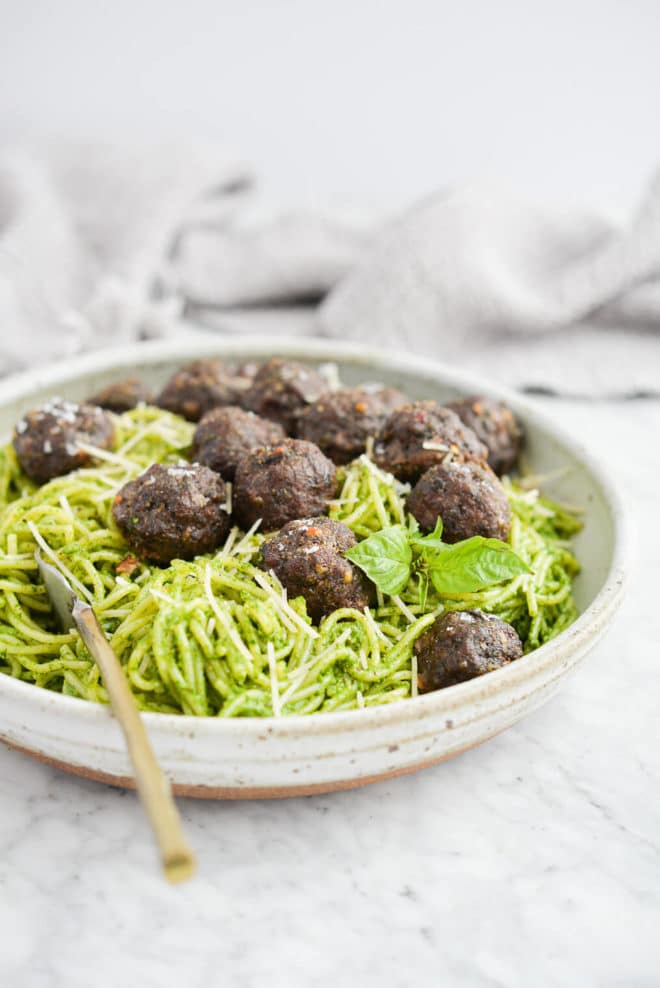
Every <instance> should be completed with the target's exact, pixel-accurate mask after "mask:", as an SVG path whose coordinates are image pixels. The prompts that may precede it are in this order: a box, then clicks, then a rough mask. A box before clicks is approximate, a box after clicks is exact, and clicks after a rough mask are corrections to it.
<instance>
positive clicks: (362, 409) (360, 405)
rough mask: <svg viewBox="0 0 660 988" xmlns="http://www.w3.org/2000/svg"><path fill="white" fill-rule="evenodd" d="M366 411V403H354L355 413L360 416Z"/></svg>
mask: <svg viewBox="0 0 660 988" xmlns="http://www.w3.org/2000/svg"><path fill="white" fill-rule="evenodd" d="M366 410H367V403H366V401H356V403H355V411H356V412H359V413H360V415H361V414H362V413H363V412H366Z"/></svg>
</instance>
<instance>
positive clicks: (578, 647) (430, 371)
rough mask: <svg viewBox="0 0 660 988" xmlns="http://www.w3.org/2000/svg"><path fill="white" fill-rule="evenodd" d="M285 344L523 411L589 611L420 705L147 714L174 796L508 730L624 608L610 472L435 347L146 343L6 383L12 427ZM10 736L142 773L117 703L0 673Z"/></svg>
mask: <svg viewBox="0 0 660 988" xmlns="http://www.w3.org/2000/svg"><path fill="white" fill-rule="evenodd" d="M274 354H277V355H278V356H283V357H289V358H292V359H298V360H303V361H308V362H311V363H314V364H318V363H326V362H332V363H335V364H336V365H337V367H338V370H339V374H340V377H341V379H342V382H343V383H345V384H358V383H362V382H365V381H382V382H384V383H386V384H388V385H393V386H396V387H398V388H400V389H401V390H403V391H404V392H405V393H406V394H409V395H410V396H411V397H413V398H435V399H437V400H438V401H440V402H444V401H447V400H449V399H451V398H455V397H457V396H460V395H466V394H474V393H481V394H486V395H489V396H491V397H494V398H499V399H502V400H504V401H506V402H507V403H509V405H510V406H511V407H512V408H513V410H514V411H515V413H516V414H517V415H518V416H519V417H520V419H521V420H522V421H523V423H524V426H525V429H526V432H527V448H526V460H527V462H528V466H529V467H530V468H531V470H532V471H533V472H534V473H538V474H550V475H553V474H554V475H556V479H555V480H554V482H553V483H552V484H550V485H548V486H544V488H543V489H544V492H546V493H548V494H549V495H550V496H552V497H553V498H556V499H559V500H565V501H567V502H569V503H572V504H578V505H582V506H584V508H585V509H586V515H585V518H586V524H585V528H584V530H583V531H582V532H581V533H580V535H579V536H578V538H577V540H576V553H577V555H578V557H579V559H580V561H581V563H582V572H581V574H580V576H579V577H578V579H577V581H576V584H575V597H576V601H577V604H578V607H579V609H580V612H581V613H580V617H579V619H578V620H577V621H575V623H574V624H572V625H571V626H570V627H569V628H568V629H567V630H566V631H564V632H563V633H561V634H560V635H558V636H557V638H555V639H554V640H553V641H551V642H549V643H547V644H545V645H543V646H542V647H541V648H539V649H537V650H536V651H534V652H532V653H530V654H529V655H526V656H524V657H523V658H521V659H519V660H517V661H516V662H513V663H511V664H510V665H508V666H506V667H505V668H503V669H500V670H497V671H495V672H492V673H488V674H487V675H485V676H481V677H479V678H477V679H473V680H471V681H469V682H467V683H462V684H460V685H457V686H451V687H449V688H447V689H443V690H440V691H437V692H434V693H428V694H426V695H423V696H419V697H416V698H414V699H407V700H401V701H399V702H396V703H392V704H389V705H385V706H380V707H372V708H370V709H367V710H355V711H348V712H342V713H326V714H312V715H309V716H306V717H288V718H278V719H275V718H240V719H235V720H232V719H223V718H215V717H213V718H196V717H188V716H176V715H168V714H153V713H146V714H144V715H143V716H144V721H145V724H146V726H147V729H148V732H149V735H150V738H151V740H152V743H153V745H154V748H155V751H156V754H157V756H158V759H159V761H160V763H161V765H162V766H163V768H164V770H165V772H166V774H167V775H168V777H169V778H170V780H171V782H172V785H173V788H174V791H175V792H176V793H179V794H181V795H186V796H199V797H207V798H237V799H241V798H253V797H279V796H292V795H305V794H311V793H320V792H328V791H331V790H336V789H345V788H350V787H353V786H359V785H364V784H366V783H369V782H373V781H376V780H379V779H384V778H387V777H391V776H395V775H398V774H401V773H404V772H411V771H415V770H417V769H420V768H423V767H425V766H427V765H432V764H434V763H436V762H440V761H443V760H444V759H447V758H451V757H452V756H453V755H456V754H458V753H459V752H461V751H464V750H465V749H467V748H470V747H472V746H473V745H477V744H480V743H481V742H483V741H486V740H487V739H488V738H491V737H492V736H493V735H495V734H497V733H499V732H500V731H503V730H504V729H505V728H507V727H509V726H511V725H512V724H514V723H515V722H516V721H518V720H520V718H521V717H524V716H525V714H527V713H529V712H530V711H532V710H534V709H535V708H536V707H539V706H540V705H541V704H542V703H544V702H545V701H546V700H547V699H548V698H549V697H551V696H552V695H553V693H555V692H556V691H557V690H558V689H559V687H560V685H561V684H562V682H563V680H564V679H565V677H566V676H567V675H568V673H569V672H570V671H571V670H572V669H573V668H574V667H575V666H576V665H577V664H578V663H579V662H580V661H581V660H582V659H583V658H584V657H585V655H586V654H587V653H588V652H589V651H590V650H591V649H592V648H593V647H594V645H595V644H596V643H597V641H598V640H599V639H600V637H601V636H602V635H603V633H604V632H605V630H606V628H607V626H608V624H609V623H610V622H611V620H612V618H613V616H614V613H615V611H616V609H617V607H618V605H619V604H620V602H621V599H622V596H623V592H624V584H625V580H626V557H627V547H628V536H627V526H626V523H625V518H624V514H623V511H622V508H621V504H620V501H619V498H618V496H617V494H616V492H615V490H614V489H613V486H612V484H611V481H610V480H609V479H608V477H607V474H606V471H605V470H604V469H603V467H601V466H599V465H598V464H596V463H595V462H594V461H593V459H592V458H591V456H590V455H589V454H588V453H587V452H586V451H585V450H584V449H582V448H581V447H580V445H579V444H578V443H576V442H575V441H574V440H573V439H572V438H570V437H569V436H567V435H565V434H563V433H562V432H561V431H560V430H559V429H557V428H556V427H555V426H554V425H553V424H552V422H550V421H548V420H547V419H546V418H544V417H543V416H541V415H539V414H538V412H537V411H536V409H535V407H534V405H533V403H532V402H529V401H526V400H524V399H522V398H521V397H519V396H518V395H516V394H514V393H512V392H508V391H507V390H505V389H503V388H500V387H495V386H494V385H492V384H491V383H490V382H489V381H487V380H482V379H479V378H477V377H474V376H472V375H467V374H463V373H461V372H460V371H459V370H456V369H454V368H452V367H448V366H446V365H443V364H441V363H437V362H435V361H432V360H429V359H427V358H424V357H419V356H412V355H410V354H404V353H394V352H388V351H383V350H379V349H375V348H372V347H366V346H362V345H356V344H351V343H348V342H336V341H327V340H285V339H279V338H278V339H277V341H276V342H274V341H273V340H268V339H264V338H257V337H249V338H247V339H245V340H241V341H238V340H236V339H235V338H234V339H229V340H224V339H221V338H217V337H216V338H213V339H209V340H208V341H206V340H200V339H199V338H196V339H195V340H194V342H193V341H192V340H191V341H190V342H185V341H176V342H159V343H149V344H141V345H136V346H132V347H122V348H121V349H118V348H117V349H112V350H105V351H97V352H95V353H93V354H89V355H86V356H83V357H80V358H78V359H74V360H70V361H67V362H66V363H64V362H63V363H61V364H57V365H54V366H51V367H47V368H38V369H34V370H31V371H29V372H27V373H24V374H22V375H19V376H15V377H13V378H11V379H8V380H5V381H3V382H2V388H1V391H0V435H3V436H9V434H10V432H11V429H12V427H13V425H14V423H15V422H16V421H17V420H18V419H19V418H20V416H21V415H22V414H23V413H24V412H25V411H27V410H28V409H30V408H33V407H34V406H35V405H38V404H40V403H41V402H43V401H45V400H46V399H47V398H49V397H51V396H52V395H53V394H61V395H63V396H65V397H67V398H70V399H73V400H76V399H82V398H85V397H86V396H87V395H89V394H92V393H94V392H96V391H97V390H98V389H99V388H100V387H102V386H103V385H106V384H108V383H110V382H111V381H113V380H115V379H117V378H118V377H121V376H122V375H125V374H127V373H129V372H130V373H137V374H139V375H141V376H142V377H144V378H145V380H147V381H148V382H149V383H151V384H153V385H156V386H158V385H160V384H162V383H163V381H164V380H165V378H166V377H167V376H168V375H169V374H170V373H171V372H172V370H174V369H175V368H176V367H177V366H180V365H181V364H183V363H186V362H188V361H190V360H193V359H195V358H199V357H209V356H215V357H221V358H226V359H228V360H234V359H236V360H250V359H255V360H260V359H265V358H267V357H270V356H273V355H274ZM0 738H1V739H2V740H3V741H4V742H5V743H7V744H8V745H10V746H12V747H14V748H17V749H20V750H22V751H24V752H27V753H29V754H30V755H32V756H34V757H36V758H39V759H42V760H44V761H47V762H49V763H51V764H53V765H56V766H59V767H61V768H62V769H65V770H67V771H69V772H73V773H76V774H78V775H82V776H87V777H90V778H93V779H98V780H100V781H103V782H106V783H111V784H113V785H118V786H129V787H130V786H132V785H133V780H132V776H131V769H130V765H129V761H128V758H127V756H126V752H125V749H124V742H123V738H122V735H121V732H120V729H119V727H118V725H117V723H116V721H115V720H114V718H113V717H112V715H111V713H110V710H109V709H108V708H107V707H104V706H99V705H97V704H94V703H89V702H87V701H85V700H80V699H77V698H74V697H68V696H63V695H61V694H58V693H52V692H49V691H48V690H45V689H41V688H39V687H37V686H33V685H31V684H28V683H23V682H21V681H19V680H16V679H13V678H11V677H10V676H6V675H2V674H0Z"/></svg>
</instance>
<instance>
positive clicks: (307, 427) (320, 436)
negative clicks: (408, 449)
mask: <svg viewBox="0 0 660 988" xmlns="http://www.w3.org/2000/svg"><path fill="white" fill-rule="evenodd" d="M406 400H407V399H406V397H405V395H403V394H402V393H401V392H400V391H397V390H396V389H395V388H381V389H380V390H377V391H371V390H368V389H365V388H345V389H343V390H341V391H329V392H325V393H324V394H322V395H321V397H320V398H318V399H317V401H314V402H312V404H311V405H308V406H307V408H305V409H303V411H302V412H301V413H300V415H299V416H298V425H297V435H298V436H299V437H300V438H301V439H309V440H310V441H311V442H313V443H316V445H317V446H318V447H319V448H320V449H322V450H323V452H324V453H325V454H326V456H329V457H330V459H331V460H333V461H334V462H335V463H339V464H342V463H350V461H351V460H354V459H355V457H356V456H359V455H360V453H364V451H365V449H366V446H367V439H368V438H369V437H370V436H375V435H376V433H377V432H378V430H379V429H380V427H381V426H382V425H383V423H384V422H385V420H386V418H387V416H388V415H389V414H390V412H392V411H393V410H394V409H395V408H398V407H399V406H400V405H405V403H406Z"/></svg>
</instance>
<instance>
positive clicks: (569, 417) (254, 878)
mask: <svg viewBox="0 0 660 988" xmlns="http://www.w3.org/2000/svg"><path fill="white" fill-rule="evenodd" d="M544 404H545V405H546V410H547V411H549V413H550V414H551V415H554V416H556V417H557V418H558V419H559V420H561V421H562V422H563V423H564V424H567V423H573V424H574V429H575V431H576V432H577V433H578V435H580V436H582V437H583V438H584V439H585V440H587V441H588V442H589V444H590V445H591V446H592V447H593V448H594V449H595V451H596V452H599V453H601V454H603V455H606V456H608V457H609V458H611V460H612V461H613V462H614V463H616V464H618V465H619V466H620V472H621V484H622V487H623V489H624V492H625V493H627V495H628V498H629V505H630V511H631V513H632V515H633V516H634V519H635V521H636V523H637V527H638V530H639V531H640V532H643V537H641V538H640V539H639V550H638V557H639V559H638V565H637V568H636V572H635V573H634V575H633V580H632V583H631V586H630V590H629V595H628V598H627V601H626V603H625V604H624V608H623V611H622V612H621V614H620V616H619V617H618V619H617V621H616V623H615V625H614V627H613V628H612V629H611V631H610V632H609V634H608V635H607V637H606V639H605V640H604V641H603V643H602V644H601V645H600V646H599V647H598V648H597V650H596V651H595V652H594V653H593V655H592V656H591V657H590V658H589V659H588V660H587V662H586V663H585V664H584V665H583V666H582V667H581V668H580V670H579V671H578V672H577V673H576V674H575V675H574V676H573V677H572V678H571V679H569V681H568V682H567V683H566V684H565V686H564V688H563V690H562V692H561V693H560V694H559V696H558V697H556V698H555V699H553V700H552V701H550V702H549V703H548V704H547V705H546V706H545V707H544V708H543V709H541V710H540V711H538V712H536V713H534V714H533V715H532V716H530V717H528V718H527V719H526V720H525V721H523V722H522V723H521V724H520V725H518V726H517V727H515V728H513V729H511V730H509V731H508V732H506V733H505V734H503V735H501V736H499V737H498V738H496V739H494V740H493V741H490V742H489V743H488V744H486V745H484V746H482V747H481V748H478V749H476V750H473V751H470V752H468V753H466V754H463V755H461V756H460V757H458V758H455V759H454V760H453V761H451V762H448V763H446V764H444V765H440V766H438V767H436V768H433V769H429V770H426V771H424V772H421V773H419V774H417V775H412V776H408V777H405V778H401V779H398V780H395V781H391V782H386V783H381V784H379V785H375V786H372V787H369V788H365V789H362V790H358V791H354V792H347V793H339V794H336V795H331V796H319V797H314V798H306V799H296V800H289V801H284V802H271V803H269V802H251V803H203V802H194V801H186V802H183V803H182V810H183V815H184V817H185V821H186V827H187V830H188V833H189V836H190V839H191V841H192V843H193V844H194V846H195V847H196V849H197V851H198V855H199V860H200V872H199V876H198V877H197V878H196V879H195V880H194V881H193V882H192V883H190V884H188V885H186V886H179V887H174V888H170V887H168V886H167V885H166V884H165V883H164V881H163V880H162V879H161V877H160V875H159V873H158V869H157V866H156V861H155V855H154V851H153V848H152V845H151V840H150V836H149V833H148V831H147V826H146V824H145V821H144V819H143V816H142V813H141V810H140V808H139V805H138V803H137V800H136V798H135V796H134V795H133V794H129V793H125V792H122V791H117V790H114V789H110V788H107V787H104V786H101V785H97V784H94V783H91V782H85V781H81V780H79V779H75V778H73V777H69V776H67V775H64V774H62V773H60V772H58V771H56V770H54V769H51V768H47V767H45V766H42V765H40V764H37V763H36V762H33V761H31V760H30V759H29V758H27V757H25V756H23V755H21V754H18V753H16V752H13V751H10V750H8V749H6V748H4V747H0V806H1V807H2V812H1V813H0V842H1V845H2V848H3V853H2V856H1V859H0V944H1V947H0V985H2V986H11V988H89V986H92V985H93V986H95V988H104V986H106V985H107V986H113V988H115V986H119V985H134V986H136V988H151V986H154V988H156V986H158V988H169V986H175V985H176V986H186V988H197V986H199V988H201V986H205V988H206V986H212V985H218V984H223V985H228V986H232V988H234V986H236V988H241V986H246V988H251V986H257V985H258V986H287V988H298V986H315V985H323V986H325V985H360V986H362V988H371V986H374V988H375V986H383V985H385V986H388V988H390V986H396V988H398V986H401V988H408V986H410V985H415V986H420V988H421V986H439V985H460V986H462V988H472V986H475V988H476V986H506V988H516V986H521V988H529V986H534V988H544V986H551V985H552V986H554V985H560V984H561V985H582V986H585V988H587V986H591V985H598V986H599V988H615V986H617V988H619V986H620V988H635V986H644V988H651V986H652V985H657V984H659V983H660V973H659V972H660V938H659V937H658V922H659V919H660V800H659V799H658V791H659V787H660V727H659V723H660V721H659V718H658V696H659V695H660V663H659V662H658V648H657V642H658V641H659V640H660V607H658V602H657V597H656V586H657V584H656V579H657V576H656V574H657V559H658V558H659V557H660V526H659V525H658V521H657V484H658V480H660V469H659V466H658V454H657V437H658V436H660V403H652V402H643V401H640V402H629V403H620V404H605V403H587V402H584V403H577V402H573V403H571V402H565V401H562V402H552V401H547V402H545V403H544Z"/></svg>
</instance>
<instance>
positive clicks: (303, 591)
mask: <svg viewBox="0 0 660 988" xmlns="http://www.w3.org/2000/svg"><path fill="white" fill-rule="evenodd" d="M356 541H357V540H356V538H355V536H354V535H353V532H352V531H351V530H350V528H348V526H347V525H343V524H342V523H341V522H339V521H332V520H331V519H330V518H305V519H297V520H296V521H290V522H289V523H288V524H287V525H285V526H284V528H282V529H281V530H280V531H279V532H277V534H275V535H273V536H271V538H269V539H267V540H266V542H264V544H263V546H262V550H261V551H262V556H263V565H264V568H265V569H268V570H272V571H273V572H274V573H275V575H276V576H277V577H278V579H279V580H280V582H281V583H282V584H283V586H285V587H286V589H287V593H288V595H289V597H304V598H305V601H306V602H307V613H308V614H309V615H310V617H311V618H312V620H313V621H314V622H318V621H320V620H321V618H322V617H324V616H325V615H326V614H330V613H331V611H336V610H338V609H339V608H340V607H354V608H356V610H359V611H363V610H364V608H365V607H367V606H368V605H369V604H370V603H372V602H373V600H374V599H375V589H374V586H373V584H372V583H371V581H370V580H368V579H367V578H366V576H364V574H363V573H361V572H360V570H359V569H358V568H357V567H356V566H354V565H353V563H351V562H349V561H348V559H345V558H344V555H343V553H344V552H346V550H347V549H351V548H352V547H353V546H354V545H355V544H356Z"/></svg>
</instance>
